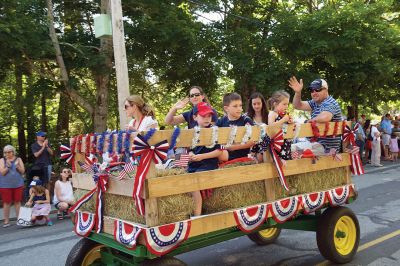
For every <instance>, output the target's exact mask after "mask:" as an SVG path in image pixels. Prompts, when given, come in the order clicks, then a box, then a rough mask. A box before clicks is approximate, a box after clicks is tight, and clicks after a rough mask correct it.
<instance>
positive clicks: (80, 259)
mask: <svg viewBox="0 0 400 266" xmlns="http://www.w3.org/2000/svg"><path fill="white" fill-rule="evenodd" d="M104 247H105V246H104V245H102V244H99V243H97V242H95V241H92V240H90V239H87V238H82V239H81V240H79V242H78V243H76V244H75V245H74V246H73V247H72V249H71V251H70V252H69V254H68V257H67V261H66V262H65V265H66V266H78V265H81V266H87V265H92V264H93V263H95V262H100V263H101V254H100V249H101V248H104Z"/></svg>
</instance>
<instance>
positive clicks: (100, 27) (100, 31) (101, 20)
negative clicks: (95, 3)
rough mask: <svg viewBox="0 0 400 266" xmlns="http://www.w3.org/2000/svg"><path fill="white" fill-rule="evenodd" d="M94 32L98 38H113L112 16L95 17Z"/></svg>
mask: <svg viewBox="0 0 400 266" xmlns="http://www.w3.org/2000/svg"><path fill="white" fill-rule="evenodd" d="M94 31H95V36H96V38H101V37H111V36H112V27H111V16H110V15H108V14H98V15H97V16H95V17H94Z"/></svg>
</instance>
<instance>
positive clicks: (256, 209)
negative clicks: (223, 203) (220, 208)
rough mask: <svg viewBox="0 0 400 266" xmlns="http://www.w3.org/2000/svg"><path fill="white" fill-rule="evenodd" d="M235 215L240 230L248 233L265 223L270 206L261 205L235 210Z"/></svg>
mask: <svg viewBox="0 0 400 266" xmlns="http://www.w3.org/2000/svg"><path fill="white" fill-rule="evenodd" d="M233 215H234V217H235V220H236V224H237V226H238V227H239V229H240V230H242V231H243V232H246V233H248V232H251V231H253V230H255V229H256V228H257V227H259V226H260V225H262V224H263V223H264V221H265V219H266V217H267V215H268V206H267V205H266V204H261V205H258V206H253V207H249V208H243V209H240V210H235V211H234V212H233Z"/></svg>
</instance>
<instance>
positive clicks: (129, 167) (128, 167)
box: [118, 162, 136, 180]
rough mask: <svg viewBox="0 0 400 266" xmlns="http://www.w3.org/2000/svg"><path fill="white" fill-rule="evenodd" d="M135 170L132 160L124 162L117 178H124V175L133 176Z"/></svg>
mask: <svg viewBox="0 0 400 266" xmlns="http://www.w3.org/2000/svg"><path fill="white" fill-rule="evenodd" d="M135 171H136V165H135V164H134V162H128V163H126V164H125V166H124V169H122V171H121V172H119V175H118V178H119V180H121V179H124V178H125V177H126V176H128V177H134V172H135Z"/></svg>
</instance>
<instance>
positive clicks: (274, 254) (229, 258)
mask: <svg viewBox="0 0 400 266" xmlns="http://www.w3.org/2000/svg"><path fill="white" fill-rule="evenodd" d="M368 171H369V173H368V174H366V175H364V176H361V177H355V178H354V182H355V184H356V186H357V189H358V191H359V198H358V199H357V201H355V202H354V203H353V204H351V205H349V206H350V207H351V208H352V210H353V211H354V212H355V213H356V214H357V216H358V219H359V222H360V227H361V242H360V251H359V252H358V253H357V255H356V257H355V260H354V261H353V262H352V263H351V264H349V265H400V164H399V166H396V167H395V168H393V166H392V165H390V167H385V168H384V169H382V168H369V170H368ZM374 171H375V172H374ZM53 218H55V217H53ZM54 220H55V219H54ZM385 238H386V239H385ZM78 240H79V238H78V237H76V236H75V234H74V233H73V232H72V225H71V223H70V222H69V221H67V220H63V221H55V225H54V226H51V227H48V226H42V227H33V228H23V229H18V228H16V226H11V227H9V228H1V227H0V265H13V266H14V265H15V266H18V265H24V266H25V265H41V266H47V265H51V266H57V265H64V263H65V259H66V257H67V255H68V252H69V250H70V249H71V248H72V246H73V245H74V244H75V243H76V242H77V241H78ZM178 258H179V259H181V260H183V261H185V262H186V263H187V264H188V265H252V266H256V265H317V264H319V265H330V263H328V262H326V261H325V260H324V258H323V257H322V256H321V255H320V254H319V251H318V249H317V245H316V241H315V233H313V232H303V231H292V230H284V231H283V232H282V234H281V236H280V238H279V239H278V241H277V242H276V244H273V245H271V246H268V247H259V246H256V245H255V244H253V242H251V241H250V240H249V239H248V238H247V237H241V238H238V239H234V240H230V241H227V242H224V243H220V244H217V245H214V246H210V247H206V248H203V249H199V250H196V251H192V252H189V253H186V254H182V255H180V256H178Z"/></svg>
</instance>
